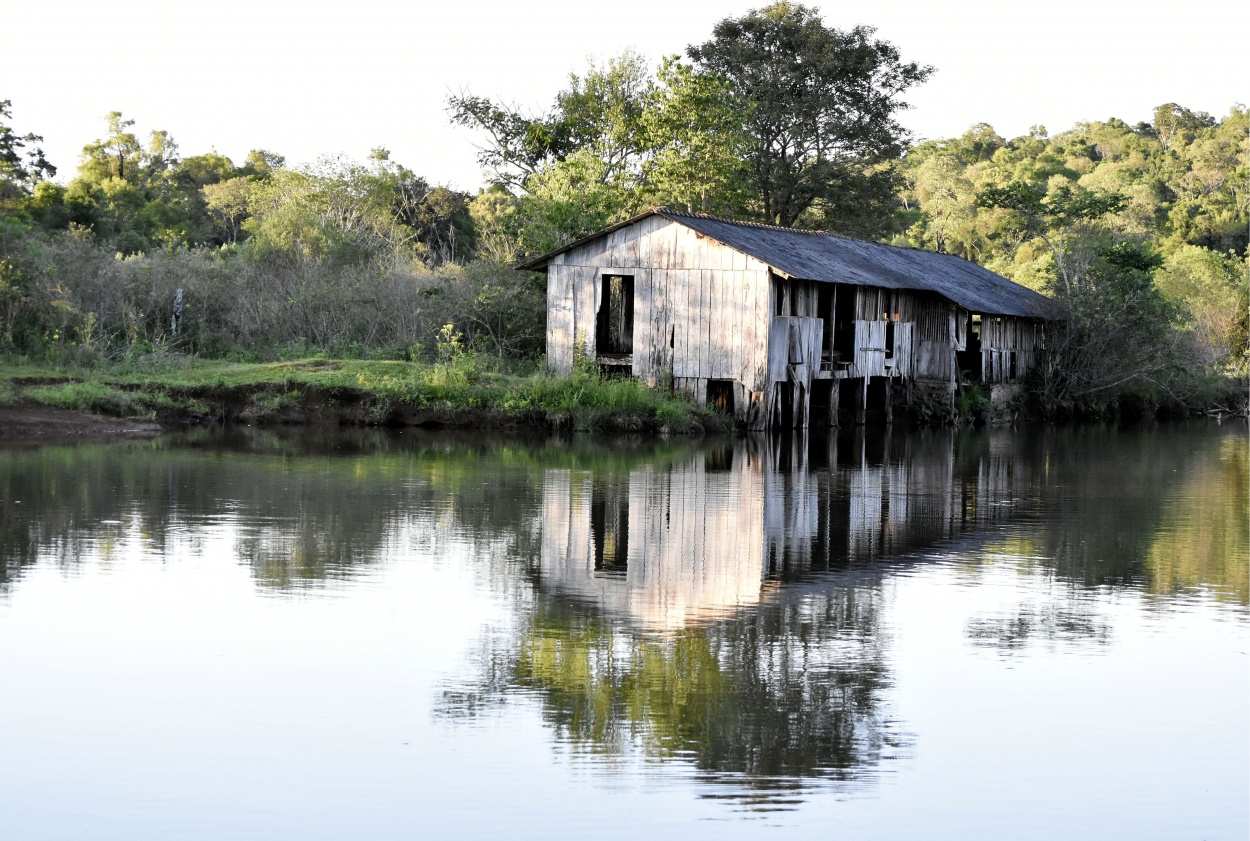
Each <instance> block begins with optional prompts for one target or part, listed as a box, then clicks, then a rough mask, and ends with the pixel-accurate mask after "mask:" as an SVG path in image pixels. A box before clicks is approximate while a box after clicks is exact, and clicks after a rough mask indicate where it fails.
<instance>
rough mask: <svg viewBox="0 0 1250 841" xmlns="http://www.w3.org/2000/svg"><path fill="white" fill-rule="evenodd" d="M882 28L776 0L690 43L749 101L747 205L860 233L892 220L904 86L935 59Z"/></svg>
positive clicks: (698, 62) (775, 219) (923, 75)
mask: <svg viewBox="0 0 1250 841" xmlns="http://www.w3.org/2000/svg"><path fill="white" fill-rule="evenodd" d="M873 34H874V30H873V29H872V28H871V27H867V26H858V27H855V28H854V29H851V30H847V31H843V30H839V29H834V28H831V27H827V26H825V25H824V22H823V21H822V20H821V18H820V15H819V13H818V12H816V11H815V10H814V9H809V8H807V7H805V6H801V5H798V4H794V3H789V2H784V0H783V2H778V3H774V4H773V5H771V6H768V7H766V8H763V9H759V10H756V11H751V12H748V13H747V14H745V15H743V16H742V17H740V18H726V19H725V20H722V21H721V22H720V23H718V24H716V26H715V27H714V28H713V31H712V38H711V40H709V41H707V42H705V43H704V44H701V45H699V46H697V47H696V46H692V47H690V48H689V50H688V53H689V55H690V58H691V59H693V61H694V63H695V66H696V67H697V68H698V69H699V70H700V71H702V72H704V73H708V74H714V75H716V76H720V77H722V78H724V79H726V80H728V82H729V83H730V84H731V85H732V87H733V90H734V93H735V95H736V96H737V98H738V99H739V100H740V101H741V102H742V103H743V104H744V105H745V106H746V107H744V108H743V109H742V111H741V114H742V117H743V118H744V121H745V122H744V132H745V134H746V137H747V140H746V153H747V154H746V159H745V168H744V178H745V181H746V185H747V194H748V202H749V204H748V209H749V210H750V211H751V212H752V214H753V215H754V216H755V217H756V218H759V219H760V220H761V221H765V222H771V223H773V224H777V225H785V226H792V225H795V224H796V223H798V224H803V223H805V222H809V221H810V222H814V223H816V224H817V225H819V226H821V227H825V228H833V229H836V230H839V231H841V232H844V233H850V234H857V235H861V236H869V237H871V236H875V235H878V234H880V233H882V232H884V231H885V229H886V228H887V227H888V225H889V217H890V214H891V212H892V210H893V205H894V201H893V198H894V193H895V176H894V171H893V168H892V162H893V161H894V160H896V159H897V158H898V157H899V156H900V155H901V154H902V152H903V148H904V142H905V139H906V137H907V133H906V131H905V130H904V129H903V128H902V126H900V125H899V123H898V122H897V120H896V119H895V116H896V114H897V112H898V111H900V110H901V109H903V108H906V107H907V106H906V104H905V103H904V102H903V101H902V100H901V98H900V96H901V94H902V93H903V92H904V91H906V90H907V89H909V88H911V87H914V86H915V85H918V84H920V83H922V82H924V81H925V80H926V79H927V78H928V77H929V75H930V74H931V73H932V72H933V69H932V68H930V67H922V66H920V65H918V64H915V63H907V62H904V61H902V59H901V58H900V56H899V52H898V50H897V49H896V48H895V47H894V46H893V45H892V44H890V43H889V42H887V41H879V40H876V39H874V38H873Z"/></svg>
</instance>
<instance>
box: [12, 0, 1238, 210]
mask: <svg viewBox="0 0 1250 841" xmlns="http://www.w3.org/2000/svg"><path fill="white" fill-rule="evenodd" d="M763 5H765V2H763V0H749V1H748V2H743V1H742V0H724V2H712V0H687V2H673V0H629V1H628V2H624V3H613V4H602V5H600V4H595V3H588V2H570V0H534V2H529V3H506V2H500V0H455V2H439V3H423V2H408V3H404V2H393V1H392V0H353V2H341V3H327V2H319V1H318V0H305V2H302V3H277V2H266V0H217V2H213V3H193V2H186V0H183V2H177V0H175V2H170V0H160V2H155V1H154V0H113V2H110V3H101V2H98V0H91V2H76V1H75V0H42V2H39V3H30V2H27V3H15V4H10V6H9V7H8V8H6V10H5V13H4V16H3V17H4V32H3V35H2V36H0V37H2V38H3V41H2V43H3V46H2V47H0V99H10V100H12V102H13V105H12V111H13V126H14V128H15V129H16V130H17V131H18V132H20V133H23V134H24V133H26V132H32V131H33V132H35V133H37V134H42V135H43V136H44V141H45V142H44V144H43V146H44V149H45V151H46V152H47V154H48V157H49V159H50V160H51V161H52V163H54V164H55V165H56V166H57V167H59V168H60V172H59V174H58V180H68V179H69V178H70V177H72V176H73V173H74V170H75V168H76V166H77V162H78V154H79V152H80V151H81V149H82V147H83V145H84V144H86V143H88V142H89V141H91V140H93V139H95V138H98V137H101V136H102V135H103V134H104V120H103V118H104V115H105V114H107V113H108V112H109V111H114V110H117V111H121V112H123V113H124V114H125V116H126V117H127V118H132V119H134V120H135V121H136V125H135V130H136V131H137V132H139V133H140V135H141V137H146V135H147V133H148V132H149V131H150V130H152V129H165V130H167V131H169V132H170V133H171V134H172V135H173V137H174V139H175V140H176V141H177V142H178V144H179V146H180V149H181V152H182V154H183V155H184V156H189V155H194V154H199V153H202V152H207V151H209V150H211V149H216V150H217V151H218V152H221V153H223V154H226V155H229V156H230V157H231V158H233V159H234V160H235V161H236V162H237V163H241V162H242V160H243V157H244V156H245V155H246V154H247V151H248V150H249V149H251V148H256V147H260V148H265V149H270V150H272V151H276V152H279V153H281V154H283V155H285V156H286V157H287V160H288V161H289V162H292V163H299V162H309V161H312V160H314V159H315V158H317V157H318V156H320V155H325V154H336V153H342V154H345V155H347V156H348V157H351V158H355V159H359V160H363V159H365V158H366V157H367V155H368V153H369V150H370V149H372V148H373V147H375V146H385V147H387V148H389V149H390V150H391V152H392V157H393V158H394V159H395V160H397V161H398V162H400V163H402V164H404V165H405V166H407V167H409V168H410V169H412V170H414V171H415V172H417V173H418V174H421V175H424V176H425V177H426V178H427V179H429V180H430V181H432V182H434V183H442V184H450V185H452V186H455V187H458V188H460V189H465V190H470V191H473V190H476V189H477V188H478V187H479V186H481V185H482V183H483V180H484V179H483V176H482V173H481V170H480V168H479V167H478V165H477V163H476V158H475V155H476V150H475V148H474V144H475V142H478V138H476V137H475V136H474V135H473V134H472V133H470V132H469V131H467V130H465V129H461V128H457V127H455V126H452V125H450V124H449V123H448V120H447V114H446V110H445V107H446V98H447V95H448V94H449V93H451V92H458V91H460V90H462V89H465V90H469V91H472V92H473V93H476V94H481V95H486V96H490V97H492V98H496V99H503V100H506V101H510V102H515V103H517V104H521V105H527V106H534V107H536V108H537V107H545V106H546V105H548V104H549V103H550V102H551V100H552V98H553V96H554V95H555V93H556V92H557V91H558V90H559V89H560V88H562V87H563V86H564V84H565V82H566V80H567V77H568V74H569V73H570V72H572V71H578V72H580V71H582V70H584V69H585V67H586V64H587V60H588V59H589V58H592V57H595V58H607V57H611V56H615V55H618V54H620V53H621V52H622V51H624V50H626V49H633V50H635V51H637V52H639V53H641V54H643V55H645V56H647V57H648V58H651V59H652V60H654V61H655V62H658V61H659V59H660V58H661V57H662V56H664V55H666V54H670V53H679V52H683V51H684V50H685V48H686V46H687V45H688V44H691V43H701V42H703V41H705V40H707V38H708V37H709V36H710V34H711V30H712V26H713V25H714V24H715V23H716V22H717V21H719V20H721V19H722V18H724V17H728V16H737V15H740V14H742V13H743V12H745V11H746V10H748V9H751V8H759V7H761V6H763ZM808 5H812V6H816V7H818V8H819V9H821V11H822V13H823V16H824V20H825V23H826V24H827V25H830V26H835V27H838V28H843V29H845V28H850V27H852V26H855V25H857V24H867V25H870V26H874V27H876V28H877V36H878V37H879V38H883V39H885V40H888V41H891V42H893V43H894V44H895V45H896V46H898V47H899V49H900V51H901V53H902V56H903V58H904V59H905V60H908V61H916V62H919V63H922V64H931V65H934V66H935V67H936V68H937V73H936V74H934V76H933V77H932V79H931V80H930V81H929V82H928V83H926V84H925V85H923V86H921V87H920V88H917V89H914V90H913V91H911V92H910V94H909V96H908V97H907V100H908V101H909V102H910V103H911V104H912V105H913V106H914V107H913V109H912V110H910V111H908V112H905V113H904V114H903V117H902V121H903V123H904V125H906V126H907V127H908V128H910V129H911V130H912V131H914V132H915V133H916V136H917V137H918V138H934V137H950V136H955V135H959V134H962V133H963V132H964V131H965V130H967V128H968V127H969V126H970V125H972V124H974V123H977V122H987V123H990V124H991V125H993V126H994V127H995V128H996V129H997V130H998V131H999V133H1000V134H1003V135H1005V136H1007V137H1014V136H1018V135H1021V134H1024V133H1026V132H1027V131H1028V130H1029V127H1030V126H1032V125H1034V124H1042V125H1045V126H1046V127H1047V128H1048V129H1049V130H1050V131H1051V132H1052V133H1053V132H1058V131H1062V130H1065V129H1068V128H1071V127H1072V126H1073V124H1075V123H1076V122H1078V121H1092V120H1103V119H1107V118H1109V117H1113V116H1114V117H1120V118H1121V119H1124V120H1126V121H1128V122H1130V123H1135V122H1137V121H1139V120H1149V119H1150V116H1151V112H1152V111H1153V109H1154V107H1155V106H1156V105H1159V104H1162V103H1165V102H1178V103H1180V104H1181V105H1184V106H1186V107H1189V108H1193V109H1195V110H1202V111H1208V112H1210V113H1211V114H1213V115H1215V116H1217V117H1221V116H1223V115H1225V114H1227V113H1228V110H1229V108H1230V107H1231V106H1232V105H1233V104H1234V103H1238V102H1239V103H1247V102H1250V83H1248V82H1247V80H1248V79H1250V73H1248V72H1247V71H1248V69H1250V67H1248V64H1247V61H1246V59H1245V56H1246V55H1247V51H1246V40H1245V33H1246V32H1247V31H1248V30H1250V3H1245V2H1243V0H1185V1H1184V2H1180V0H1169V2H1160V0H1155V2H1148V1H1147V2H1136V3H1124V4H1122V3H1110V2H1090V0H1048V2H1016V0H948V1H947V2H937V0H876V1H875V2H866V1H865V0H845V2H841V3H833V2H822V3H814V2H813V3H809V4H808Z"/></svg>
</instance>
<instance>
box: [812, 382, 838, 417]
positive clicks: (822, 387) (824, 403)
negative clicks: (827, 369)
mask: <svg viewBox="0 0 1250 841" xmlns="http://www.w3.org/2000/svg"><path fill="white" fill-rule="evenodd" d="M836 385H837V380H812V408H811V414H810V415H808V417H809V418H810V419H811V424H812V427H813V428H816V427H826V426H836V425H837V422H838V419H837V418H835V417H831V416H830V414H829V399H830V398H831V397H832V396H833V389H834V387H835V386H836Z"/></svg>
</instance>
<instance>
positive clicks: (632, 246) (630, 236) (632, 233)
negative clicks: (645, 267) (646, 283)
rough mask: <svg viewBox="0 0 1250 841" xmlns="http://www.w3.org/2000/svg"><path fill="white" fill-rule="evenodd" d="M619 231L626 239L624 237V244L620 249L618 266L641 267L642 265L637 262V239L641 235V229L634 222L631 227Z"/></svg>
mask: <svg viewBox="0 0 1250 841" xmlns="http://www.w3.org/2000/svg"><path fill="white" fill-rule="evenodd" d="M621 230H622V231H623V232H625V233H626V237H625V242H624V243H623V246H622V248H621V263H620V265H622V266H642V263H640V262H639V261H638V246H639V239H640V237H641V234H642V229H641V227H640V226H639V224H638V223H637V222H635V223H634V224H633V225H630V226H629V227H628V228H622V229H621Z"/></svg>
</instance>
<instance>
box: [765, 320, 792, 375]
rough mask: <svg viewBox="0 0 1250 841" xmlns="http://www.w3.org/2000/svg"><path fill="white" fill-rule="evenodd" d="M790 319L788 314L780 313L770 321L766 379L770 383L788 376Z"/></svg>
mask: <svg viewBox="0 0 1250 841" xmlns="http://www.w3.org/2000/svg"><path fill="white" fill-rule="evenodd" d="M790 321H791V319H790V317H789V316H784V315H782V316H777V317H776V318H774V319H772V321H771V323H770V329H769V333H768V380H769V382H770V383H777V382H784V381H785V380H786V379H787V378H788V373H787V366H788V363H789V362H790Z"/></svg>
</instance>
